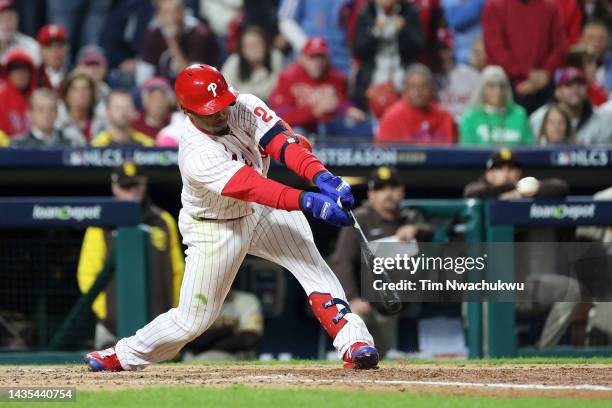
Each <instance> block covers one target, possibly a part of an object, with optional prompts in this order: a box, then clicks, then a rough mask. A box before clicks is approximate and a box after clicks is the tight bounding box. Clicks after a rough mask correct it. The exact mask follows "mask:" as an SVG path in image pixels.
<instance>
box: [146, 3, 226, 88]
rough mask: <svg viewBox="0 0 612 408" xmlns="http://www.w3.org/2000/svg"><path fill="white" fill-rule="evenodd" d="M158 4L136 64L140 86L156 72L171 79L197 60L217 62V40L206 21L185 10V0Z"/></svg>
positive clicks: (208, 62) (214, 64)
mask: <svg viewBox="0 0 612 408" xmlns="http://www.w3.org/2000/svg"><path fill="white" fill-rule="evenodd" d="M156 6H157V14H156V16H155V19H154V20H153V22H152V23H151V25H150V26H149V28H148V30H147V31H146V33H145V34H144V38H143V40H142V44H143V47H142V49H141V50H140V58H139V61H138V62H137V64H136V83H137V84H138V85H142V83H143V82H144V81H145V80H147V79H148V78H151V77H153V76H155V75H161V76H164V77H166V78H168V79H171V80H172V79H174V78H175V77H176V75H177V74H178V73H179V72H180V71H182V70H183V69H185V68H186V67H187V66H188V65H190V64H192V63H195V62H201V63H205V64H209V65H213V66H216V65H218V62H219V47H218V43H217V39H216V38H215V36H214V34H213V33H212V32H211V30H210V29H209V27H208V26H207V25H206V24H204V23H203V22H201V21H199V20H198V19H197V18H195V17H193V16H191V15H188V14H187V13H185V4H184V0H158V1H157V2H156Z"/></svg>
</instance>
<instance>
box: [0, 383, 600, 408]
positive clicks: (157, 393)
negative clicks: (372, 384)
mask: <svg viewBox="0 0 612 408" xmlns="http://www.w3.org/2000/svg"><path fill="white" fill-rule="evenodd" d="M32 405H33V406H35V407H43V406H59V405H64V404H57V403H36V404H32ZM66 405H67V406H70V407H95V408H105V407H111V408H118V407H121V408H124V407H136V406H137V407H147V408H149V407H150V408H164V407H168V408H178V407H180V408H183V407H192V406H193V407H215V408H218V407H245V408H259V407H265V408H281V407H291V408H298V407H307V408H313V407H324V408H330V407H380V408H394V407H410V408H421V407H423V408H429V407H436V408H451V407H495V408H510V407H512V408H515V407H516V408H521V407H525V408H533V407H538V408H565V407H567V408H576V407H577V406H579V407H581V408H582V407H589V408H590V407H593V408H596V407H610V405H611V404H610V401H585V400H580V401H578V400H558V399H543V398H521V399H516V398H515V399H511V398H483V397H446V396H439V395H415V394H410V393H397V392H394V393H385V392H346V391H331V390H313V389H310V390H308V389H302V390H289V389H282V390H273V389H265V388H260V389H257V388H247V387H231V388H196V387H159V388H147V389H140V390H125V391H113V392H84V391H82V392H78V394H77V402H76V403H67V404H66ZM2 406H3V407H4V406H15V407H24V406H25V404H23V403H17V404H2Z"/></svg>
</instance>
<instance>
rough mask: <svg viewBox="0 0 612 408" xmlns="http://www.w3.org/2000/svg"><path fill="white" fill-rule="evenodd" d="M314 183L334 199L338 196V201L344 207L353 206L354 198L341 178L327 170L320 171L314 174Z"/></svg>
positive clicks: (349, 187) (336, 199)
mask: <svg viewBox="0 0 612 408" xmlns="http://www.w3.org/2000/svg"><path fill="white" fill-rule="evenodd" d="M314 183H315V184H316V185H317V187H319V188H320V189H321V192H322V193H323V194H326V195H328V196H329V197H331V198H333V199H334V200H335V201H338V198H340V203H341V204H342V207H344V208H353V206H354V205H355V198H354V197H353V192H352V191H351V186H349V185H348V184H347V183H346V182H345V181H344V180H342V178H340V177H338V176H334V175H333V174H331V173H330V172H329V171H325V172H321V173H320V174H318V175H317V176H315V179H314Z"/></svg>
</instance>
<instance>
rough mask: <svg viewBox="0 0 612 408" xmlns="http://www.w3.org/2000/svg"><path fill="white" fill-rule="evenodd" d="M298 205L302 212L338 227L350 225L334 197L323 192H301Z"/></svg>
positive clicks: (348, 219) (347, 217)
mask: <svg viewBox="0 0 612 408" xmlns="http://www.w3.org/2000/svg"><path fill="white" fill-rule="evenodd" d="M300 205H301V207H302V211H303V212H304V213H306V214H311V215H312V216H313V217H314V218H316V219H319V220H323V221H326V222H329V223H330V224H332V225H335V226H338V227H340V226H344V225H346V226H348V225H352V222H351V220H350V218H349V216H348V214H347V212H346V211H344V210H343V209H342V208H340V206H339V205H338V203H336V201H334V199H332V198H330V197H329V196H327V195H325V194H321V193H303V194H302V197H301V200H300Z"/></svg>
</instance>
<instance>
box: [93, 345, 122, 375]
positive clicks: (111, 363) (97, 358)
mask: <svg viewBox="0 0 612 408" xmlns="http://www.w3.org/2000/svg"><path fill="white" fill-rule="evenodd" d="M84 361H85V364H86V365H87V366H88V367H89V369H90V370H91V371H123V367H121V363H119V359H118V358H117V353H116V352H115V348H114V347H111V348H107V349H106V350H101V351H92V352H91V353H87V354H85V359H84Z"/></svg>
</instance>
